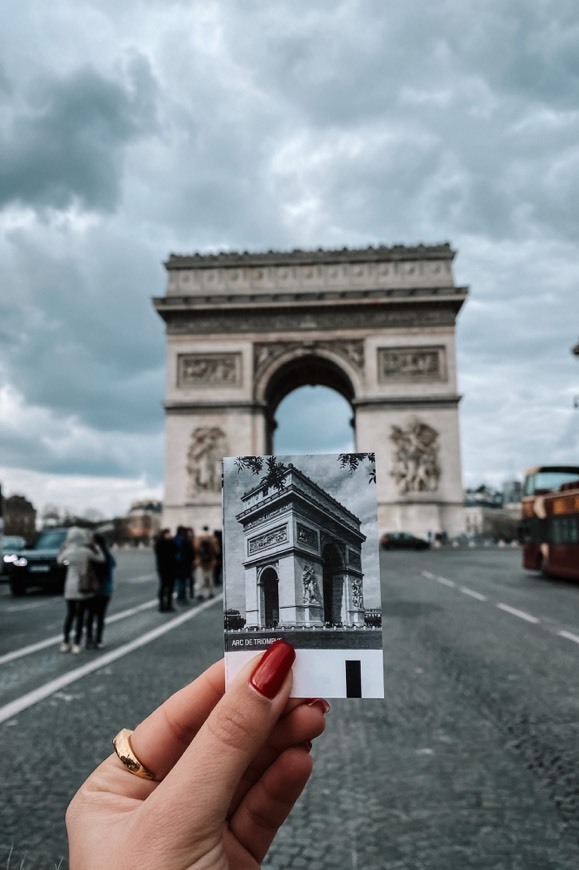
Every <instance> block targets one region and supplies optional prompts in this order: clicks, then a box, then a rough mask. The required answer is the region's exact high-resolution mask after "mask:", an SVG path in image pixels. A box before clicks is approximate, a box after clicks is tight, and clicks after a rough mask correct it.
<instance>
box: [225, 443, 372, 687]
mask: <svg viewBox="0 0 579 870" xmlns="http://www.w3.org/2000/svg"><path fill="white" fill-rule="evenodd" d="M223 598H224V625H225V664H226V680H227V683H229V682H230V681H231V680H232V679H233V678H234V677H235V675H236V674H237V673H238V671H239V670H240V669H241V668H242V667H243V665H244V664H245V663H246V662H247V661H248V660H249V659H250V658H252V657H253V656H255V654H256V653H257V652H259V651H263V650H265V649H267V647H268V645H269V644H271V643H273V642H274V641H275V640H277V639H278V638H283V639H285V640H287V641H288V642H289V643H291V644H292V645H293V646H294V647H295V649H296V661H295V664H294V667H293V674H294V677H293V690H292V696H293V697H296V698H304V697H307V698H310V697H319V696H323V697H328V698H383V697H384V677H383V652H382V608H381V600H380V569H379V558H378V526H377V520H376V470H375V462H374V454H372V453H341V454H325V455H313V454H311V455H296V456H237V457H234V456H232V457H227V458H225V459H224V460H223Z"/></svg>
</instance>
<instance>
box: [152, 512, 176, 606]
mask: <svg viewBox="0 0 579 870" xmlns="http://www.w3.org/2000/svg"><path fill="white" fill-rule="evenodd" d="M155 562H156V565H157V575H158V577H159V612H160V613H168V612H170V611H172V610H174V609H175V608H174V607H173V586H174V584H175V541H174V539H173V536H172V535H171V529H161V531H160V532H159V534H158V536H157V540H156V541H155Z"/></svg>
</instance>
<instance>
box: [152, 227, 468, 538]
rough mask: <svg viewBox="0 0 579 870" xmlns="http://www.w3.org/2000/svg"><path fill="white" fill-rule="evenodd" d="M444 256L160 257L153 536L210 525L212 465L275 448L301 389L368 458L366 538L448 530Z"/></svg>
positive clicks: (215, 490)
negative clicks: (161, 427) (165, 529)
mask: <svg viewBox="0 0 579 870" xmlns="http://www.w3.org/2000/svg"><path fill="white" fill-rule="evenodd" d="M453 259H454V251H452V249H451V248H450V246H449V245H447V244H443V245H436V246H423V245H420V246H417V247H404V246H395V247H390V248H387V247H376V248H364V249H358V250H353V249H342V250H337V251H328V250H318V251H300V250H295V251H291V252H287V253H283V252H267V253H254V254H252V253H219V254H203V255H202V254H194V255H191V256H181V255H173V254H172V255H171V256H170V257H169V259H168V261H167V262H166V264H165V266H166V269H167V274H168V282H167V288H166V293H165V295H164V296H162V297H158V298H156V299H154V305H155V308H156V310H157V312H158V314H159V315H160V316H161V318H162V319H163V320H164V322H165V324H166V334H167V390H166V399H165V413H166V428H165V450H166V459H165V498H164V515H163V523H164V525H169V526H171V527H175V526H176V525H177V524H183V525H188V526H192V527H193V528H198V527H200V526H201V525H204V524H205V523H207V524H209V525H210V526H212V527H213V528H218V527H220V524H221V458H222V457H223V456H228V455H263V454H267V453H271V452H274V451H275V439H274V432H275V412H276V409H277V407H278V405H279V404H280V402H281V401H282V400H283V399H284V398H285V396H286V395H288V394H289V393H290V392H292V391H293V390H294V389H296V388H298V387H301V386H304V385H306V384H311V385H319V386H326V387H330V388H333V389H334V390H336V391H337V392H338V393H340V394H341V395H343V396H344V397H345V398H346V399H347V400H348V402H349V403H350V405H351V407H352V412H353V420H354V431H355V441H356V450H357V451H360V452H362V451H364V452H374V453H375V454H376V465H377V476H378V477H377V486H378V489H377V495H378V523H379V527H380V528H381V529H382V530H386V529H391V530H396V529H406V530H411V531H414V532H419V533H423V534H426V533H427V532H428V531H432V532H435V531H437V530H444V531H446V532H447V534H450V535H453V534H458V533H460V532H462V531H463V528H464V518H463V497H462V480H461V464H460V441H459V420H458V404H459V400H460V397H459V396H458V394H457V380H456V354H455V327H456V317H457V315H458V312H459V311H460V309H461V307H462V305H463V303H464V301H465V299H466V296H467V288H465V287H459V286H456V285H455V283H454V278H453V273H452V261H453Z"/></svg>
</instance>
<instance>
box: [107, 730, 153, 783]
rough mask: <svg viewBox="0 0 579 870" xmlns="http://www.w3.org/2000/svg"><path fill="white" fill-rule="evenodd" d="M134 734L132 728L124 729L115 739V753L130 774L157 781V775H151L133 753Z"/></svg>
mask: <svg viewBox="0 0 579 870" xmlns="http://www.w3.org/2000/svg"><path fill="white" fill-rule="evenodd" d="M132 733H133V732H132V731H131V730H130V728H123V729H122V731H119V733H118V734H117V736H116V737H113V746H114V747H115V752H116V753H117V755H118V757H119V760H120V761H122V763H123V764H124V765H125V767H126V768H127V770H128V771H130V773H134V774H135V776H140V777H141V778H142V779H155V774H154V773H151V771H150V770H148V769H147V768H146V767H145V765H144V764H141V762H140V761H139V759H138V758H137V756H136V755H135V753H134V752H133V747H132V746H131V734H132Z"/></svg>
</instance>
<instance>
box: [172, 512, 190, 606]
mask: <svg viewBox="0 0 579 870" xmlns="http://www.w3.org/2000/svg"><path fill="white" fill-rule="evenodd" d="M194 558H195V554H194V551H193V544H192V543H191V539H190V537H189V535H188V534H187V529H186V528H185V526H179V527H178V528H177V534H176V535H175V580H176V583H177V601H178V602H179V604H185V603H186V602H187V588H188V586H189V578H190V576H191V574H192V572H193V562H194Z"/></svg>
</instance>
